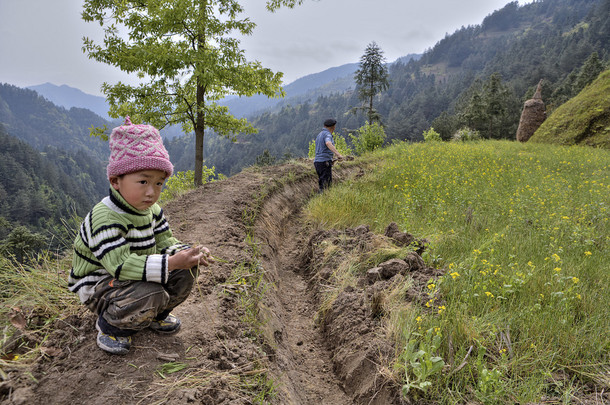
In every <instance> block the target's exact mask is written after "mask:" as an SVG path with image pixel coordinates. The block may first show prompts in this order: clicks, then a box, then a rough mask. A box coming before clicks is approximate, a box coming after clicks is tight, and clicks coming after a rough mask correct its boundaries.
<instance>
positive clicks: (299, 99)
mask: <svg viewBox="0 0 610 405" xmlns="http://www.w3.org/2000/svg"><path fill="white" fill-rule="evenodd" d="M421 56H422V55H421V54H408V55H405V56H402V57H400V58H398V59H397V60H396V61H395V62H392V63H389V65H391V64H393V63H396V62H400V63H408V62H409V61H411V60H418V59H419V58H421ZM359 66H360V64H359V63H346V64H344V65H341V66H336V67H331V68H329V69H326V70H323V71H322V72H318V73H312V74H309V75H306V76H303V77H301V78H299V79H297V80H295V81H294V82H292V83H290V84H287V85H285V86H283V88H284V92H285V93H286V96H285V97H284V98H275V99H273V98H267V97H265V96H259V95H257V96H253V97H228V98H226V99H224V100H221V102H220V104H222V105H225V106H227V107H229V111H231V113H232V114H233V115H235V116H236V117H250V116H253V115H258V114H261V113H263V112H265V111H268V110H270V109H277V108H279V107H283V106H286V105H298V104H301V103H304V102H307V101H311V102H313V101H315V99H316V98H318V97H320V96H327V95H330V94H333V93H344V92H346V91H348V90H350V89H353V88H355V86H356V83H355V82H354V73H355V72H356V70H358V67H359Z"/></svg>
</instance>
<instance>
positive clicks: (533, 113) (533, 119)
mask: <svg viewBox="0 0 610 405" xmlns="http://www.w3.org/2000/svg"><path fill="white" fill-rule="evenodd" d="M545 119H546V108H545V106H544V102H543V101H542V79H540V82H538V87H537V88H536V92H535V93H534V96H533V97H532V98H531V99H529V100H527V101H526V102H525V104H524V106H523V111H522V112H521V119H520V120H519V128H518V129H517V140H518V141H519V142H527V141H528V140H529V139H530V138H531V136H532V135H534V132H536V130H537V129H538V127H540V125H542V123H543V122H544V120H545Z"/></svg>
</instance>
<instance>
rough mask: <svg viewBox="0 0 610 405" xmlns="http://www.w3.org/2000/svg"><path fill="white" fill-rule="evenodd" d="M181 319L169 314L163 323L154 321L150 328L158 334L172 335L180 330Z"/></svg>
mask: <svg viewBox="0 0 610 405" xmlns="http://www.w3.org/2000/svg"><path fill="white" fill-rule="evenodd" d="M180 325H181V322H180V319H179V318H177V317H175V316H174V315H172V314H169V315H168V316H167V317H166V318H165V319H163V320H161V321H152V323H151V324H150V326H149V328H150V329H152V330H154V331H155V332H158V333H164V334H168V335H170V334H172V333H176V332H178V331H179V330H180Z"/></svg>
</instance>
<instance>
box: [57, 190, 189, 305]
mask: <svg viewBox="0 0 610 405" xmlns="http://www.w3.org/2000/svg"><path fill="white" fill-rule="evenodd" d="M189 247H190V246H189V245H185V244H182V243H180V242H179V241H178V240H177V239H176V238H174V237H173V236H172V231H171V230H170V228H169V224H168V222H167V220H166V219H165V217H164V216H163V210H162V209H161V207H160V206H159V205H158V204H154V205H153V206H152V207H150V208H149V209H147V210H143V211H140V210H137V209H135V208H134V207H132V206H131V205H129V203H127V202H126V201H125V200H124V199H123V197H122V196H121V195H120V194H119V193H118V192H117V191H116V190H114V189H113V188H111V189H110V195H109V196H108V197H105V198H104V199H103V200H102V201H101V202H99V203H98V204H96V205H95V207H93V209H92V210H91V211H90V212H89V213H88V214H87V216H86V217H85V219H84V220H83V223H82V224H81V227H80V232H79V234H78V235H77V236H76V238H75V240H74V258H73V260H72V270H71V271H70V277H69V279H68V286H69V288H70V291H72V292H75V293H77V294H78V296H79V298H80V300H81V302H86V301H87V299H88V298H89V297H90V296H91V294H92V293H93V291H94V287H95V285H96V284H97V283H98V282H99V281H100V279H102V278H104V277H107V276H108V274H110V275H112V277H114V278H115V279H117V280H121V281H122V280H140V281H149V282H155V283H161V284H165V283H167V280H168V277H169V271H168V258H169V256H171V255H173V254H174V253H176V252H178V251H180V250H183V249H186V248H189Z"/></svg>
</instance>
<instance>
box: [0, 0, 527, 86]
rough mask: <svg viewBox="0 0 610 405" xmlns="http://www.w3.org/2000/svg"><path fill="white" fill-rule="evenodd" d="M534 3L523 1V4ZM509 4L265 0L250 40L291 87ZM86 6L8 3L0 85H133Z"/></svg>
mask: <svg viewBox="0 0 610 405" xmlns="http://www.w3.org/2000/svg"><path fill="white" fill-rule="evenodd" d="M529 1H530V0H525V1H524V0H522V1H520V3H521V4H523V3H526V2H529ZM508 2H509V0H461V1H460V0H424V1H422V0H305V4H303V5H302V6H300V7H296V8H294V9H292V10H291V9H281V10H279V11H278V12H276V13H269V12H267V11H266V10H265V8H264V0H242V1H241V4H242V5H243V6H244V8H245V11H246V12H245V15H247V16H248V17H250V19H251V20H252V21H254V22H255V23H256V24H257V27H256V29H255V31H254V34H253V35H252V36H250V37H246V38H244V39H242V48H243V49H245V50H246V54H247V57H248V59H250V60H258V61H260V62H261V63H262V64H263V66H264V67H267V68H270V69H272V70H273V71H281V72H284V83H285V84H288V83H290V82H292V81H294V80H296V79H298V78H299V77H302V76H305V75H308V74H311V73H316V72H320V71H322V70H325V69H328V68H330V67H333V66H339V65H342V64H345V63H353V62H358V61H359V59H360V56H361V55H362V54H363V53H364V49H365V48H366V46H367V45H368V44H369V43H370V42H372V41H375V42H377V44H378V45H379V46H380V47H381V49H382V50H383V51H384V54H385V56H386V59H387V61H389V62H391V61H394V60H395V59H396V58H398V57H400V56H404V55H407V54H409V53H422V52H424V51H425V50H426V49H428V48H430V47H432V46H434V44H435V43H436V42H437V41H439V40H440V39H442V38H443V37H444V36H445V34H446V33H449V34H451V33H453V32H454V31H455V30H457V29H459V28H460V27H461V26H467V25H474V24H480V23H481V22H482V21H483V19H484V18H485V17H486V16H487V15H489V14H490V13H492V12H493V11H494V10H497V9H500V8H502V7H503V6H504V5H506V4H507V3H508ZM82 4H83V2H82V1H77V0H0V82H1V83H9V84H13V85H16V86H19V87H25V86H30V85H37V84H42V83H45V82H51V83H53V84H56V85H62V84H66V85H68V86H71V87H76V88H79V89H81V90H83V91H84V92H86V93H89V94H94V95H101V93H100V90H99V89H100V86H101V84H102V83H103V82H104V81H106V82H109V83H115V82H117V81H119V80H122V81H128V82H129V81H131V82H133V80H132V79H130V78H129V77H128V76H127V75H126V74H124V73H122V72H120V71H118V70H117V69H115V68H112V67H109V66H107V65H104V64H101V63H98V62H95V61H92V60H89V59H88V58H87V56H86V55H85V54H84V53H83V52H82V51H81V47H82V37H83V36H88V37H91V38H94V39H98V40H99V39H101V38H102V29H101V28H100V27H99V25H97V24H94V23H85V22H84V21H83V20H82V19H81V18H80V13H81V9H82Z"/></svg>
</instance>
